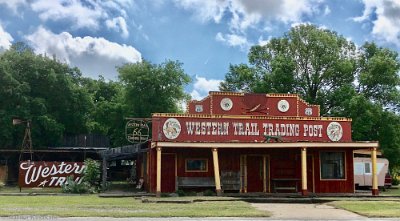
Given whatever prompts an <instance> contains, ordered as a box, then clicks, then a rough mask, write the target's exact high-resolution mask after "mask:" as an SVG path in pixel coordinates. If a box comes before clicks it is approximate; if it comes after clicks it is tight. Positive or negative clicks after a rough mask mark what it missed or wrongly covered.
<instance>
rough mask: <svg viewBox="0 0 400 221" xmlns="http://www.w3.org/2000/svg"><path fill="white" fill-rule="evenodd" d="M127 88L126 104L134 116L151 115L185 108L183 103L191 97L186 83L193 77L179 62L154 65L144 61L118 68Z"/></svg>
mask: <svg viewBox="0 0 400 221" xmlns="http://www.w3.org/2000/svg"><path fill="white" fill-rule="evenodd" d="M118 72H119V78H120V80H121V82H122V84H123V86H124V87H125V103H126V104H127V105H128V110H129V113H130V116H133V117H151V113H156V112H159V113H169V112H172V113H175V112H179V111H181V108H180V107H179V103H180V102H182V101H183V100H187V99H188V95H187V94H186V93H185V92H184V86H185V85H187V84H188V83H189V82H190V81H191V79H190V77H189V76H188V75H187V74H186V73H185V72H184V70H183V69H182V64H181V63H179V62H177V61H166V62H164V63H162V64H158V65H157V64H151V63H150V62H148V61H142V62H138V63H134V64H125V65H123V66H121V67H119V68H118Z"/></svg>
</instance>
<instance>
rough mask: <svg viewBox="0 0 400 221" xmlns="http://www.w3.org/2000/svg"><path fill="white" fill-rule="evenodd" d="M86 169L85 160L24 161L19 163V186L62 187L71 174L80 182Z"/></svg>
mask: <svg viewBox="0 0 400 221" xmlns="http://www.w3.org/2000/svg"><path fill="white" fill-rule="evenodd" d="M84 169H85V165H84V163H83V162H44V161H39V162H36V161H35V162H33V161H23V162H21V163H20V165H19V186H20V187H60V186H62V185H63V184H64V183H66V181H67V177H69V176H72V177H73V180H74V181H75V182H78V183H80V182H81V181H82V176H83V171H84Z"/></svg>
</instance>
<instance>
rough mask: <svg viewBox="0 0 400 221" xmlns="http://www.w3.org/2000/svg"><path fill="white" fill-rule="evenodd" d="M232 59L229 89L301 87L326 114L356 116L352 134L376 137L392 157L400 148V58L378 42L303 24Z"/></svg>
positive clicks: (284, 90)
mask: <svg viewBox="0 0 400 221" xmlns="http://www.w3.org/2000/svg"><path fill="white" fill-rule="evenodd" d="M248 58H249V65H246V64H239V65H231V66H230V67H229V72H228V73H227V75H226V76H225V81H224V82H222V83H221V85H220V89H221V90H225V91H245V92H258V93H297V94H299V95H300V96H301V97H303V98H304V99H305V100H306V101H308V102H310V103H312V104H319V105H320V106H321V114H322V115H325V116H343V117H350V118H352V119H353V122H352V127H353V134H352V136H353V139H354V140H378V141H379V142H380V146H381V149H382V151H383V152H384V154H385V156H387V157H388V158H389V159H390V161H391V163H393V164H395V165H400V161H399V160H397V159H395V157H394V156H396V155H393V154H398V153H399V151H400V140H399V136H400V130H399V128H400V116H399V115H398V113H399V112H398V111H399V103H400V100H399V99H400V94H399V88H400V77H399V70H400V61H399V57H398V54H397V53H396V52H394V51H391V50H389V49H387V48H381V47H378V46H377V45H376V44H375V43H368V42H366V43H365V44H364V45H362V46H361V47H359V48H356V47H355V45H354V43H352V42H351V41H348V40H346V39H345V38H344V37H342V36H340V35H338V34H337V33H336V32H333V31H330V30H326V29H321V28H318V27H316V26H314V25H300V26H297V27H294V28H292V29H291V30H290V31H289V32H288V33H286V34H285V35H284V36H282V37H279V38H273V39H271V40H270V41H269V42H268V43H267V44H266V45H264V46H260V45H256V46H253V47H252V48H251V49H250V52H249V55H248Z"/></svg>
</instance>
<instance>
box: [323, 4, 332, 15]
mask: <svg viewBox="0 0 400 221" xmlns="http://www.w3.org/2000/svg"><path fill="white" fill-rule="evenodd" d="M330 13H331V9H330V8H329V6H325V9H324V15H329V14H330Z"/></svg>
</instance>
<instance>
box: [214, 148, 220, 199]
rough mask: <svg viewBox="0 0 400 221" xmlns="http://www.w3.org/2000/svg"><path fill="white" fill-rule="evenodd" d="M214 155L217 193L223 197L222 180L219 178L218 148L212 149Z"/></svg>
mask: <svg viewBox="0 0 400 221" xmlns="http://www.w3.org/2000/svg"><path fill="white" fill-rule="evenodd" d="M212 155H213V163H214V179H215V191H216V192H217V196H221V195H222V190H221V180H220V176H219V164H218V150H217V148H213V149H212Z"/></svg>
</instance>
